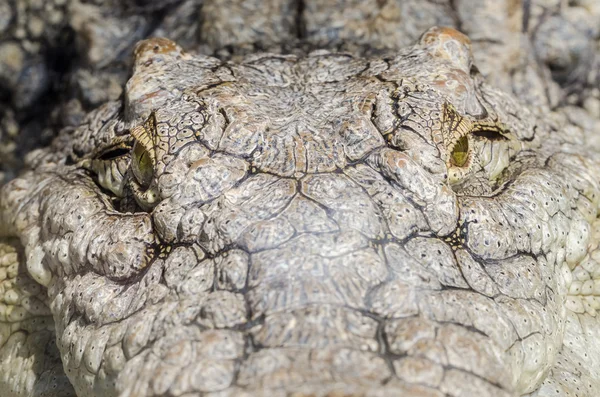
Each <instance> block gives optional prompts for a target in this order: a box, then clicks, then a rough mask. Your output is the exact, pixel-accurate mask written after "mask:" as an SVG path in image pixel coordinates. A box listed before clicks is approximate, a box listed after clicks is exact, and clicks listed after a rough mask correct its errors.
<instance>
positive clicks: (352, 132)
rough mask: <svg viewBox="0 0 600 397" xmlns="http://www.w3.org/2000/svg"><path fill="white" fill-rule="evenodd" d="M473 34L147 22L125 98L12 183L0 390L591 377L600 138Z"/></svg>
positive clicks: (590, 390)
mask: <svg viewBox="0 0 600 397" xmlns="http://www.w3.org/2000/svg"><path fill="white" fill-rule="evenodd" d="M471 47H472V45H471V42H470V41H469V39H468V38H467V37H466V36H464V35H462V34H461V33H459V32H457V31H455V30H452V29H448V28H432V29H430V30H428V31H427V32H426V33H424V34H423V35H422V36H421V37H420V39H419V40H418V41H417V43H416V44H415V45H414V46H409V47H406V48H404V49H402V50H398V51H397V52H395V53H394V54H393V56H381V57H378V56H359V55H355V56H352V55H350V54H335V53H329V52H326V51H317V52H313V53H311V54H299V55H276V54H267V55H260V54H256V55H249V56H246V57H241V58H240V59H236V60H233V61H231V62H223V61H220V60H218V59H215V58H210V57H206V56H196V55H192V54H188V53H185V52H184V51H183V50H181V48H180V47H179V46H177V45H176V44H175V43H173V42H171V41H169V40H166V39H153V40H148V41H143V42H140V43H139V44H138V45H137V46H136V50H135V53H134V66H133V70H132V76H131V78H130V79H129V81H128V83H127V85H126V86H125V87H124V97H123V99H122V100H121V101H113V102H108V103H107V104H105V105H103V106H101V107H100V108H98V109H96V110H95V111H93V112H91V113H90V114H88V116H87V117H86V119H85V120H84V121H83V122H82V124H81V125H80V126H79V127H78V128H77V129H75V130H72V131H65V132H64V133H63V135H61V136H60V137H59V138H58V139H57V140H56V141H55V143H54V145H53V146H51V147H49V148H46V149H42V150H38V151H35V152H33V153H32V154H30V155H29V157H28V163H29V167H30V169H29V170H28V171H26V172H24V173H23V174H21V176H19V178H17V179H14V180H13V181H11V182H9V183H8V184H6V185H5V186H3V187H2V188H1V190H0V231H1V233H0V234H1V235H2V238H1V239H2V240H1V243H2V244H1V245H0V265H1V266H2V268H1V269H2V270H0V276H2V283H3V284H2V295H3V303H2V306H0V314H1V315H2V317H0V322H1V325H2V328H1V330H2V334H1V335H2V338H3V339H2V340H3V341H6V342H3V345H2V347H1V348H0V353H1V359H2V360H1V363H2V364H0V382H1V383H2V387H3V388H4V389H6V390H9V391H8V392H7V393H9V395H73V394H74V393H76V394H77V395H81V396H85V395H124V396H133V395H142V396H143V395H148V396H151V395H172V396H180V395H181V396H183V395H185V396H189V395H209V396H228V395H231V396H245V395H248V396H261V395H265V396H278V395H286V396H287V395H294V396H300V395H311V396H312V395H315V396H317V395H328V396H337V395H356V396H359V395H373V396H380V395H381V396H384V395H390V396H396V395H408V396H443V395H448V396H472V395H482V396H518V395H529V394H531V395H533V396H550V395H580V396H593V395H594V392H595V390H596V389H597V387H598V386H599V385H598V383H599V382H600V374H598V369H597V368H599V366H598V364H599V363H597V361H598V360H600V346H598V345H597V342H596V341H597V340H598V335H597V334H598V333H599V332H600V325H599V324H598V323H597V320H596V310H597V309H598V307H599V302H600V301H598V300H597V299H598V298H597V297H596V296H597V294H600V291H599V290H598V289H597V287H596V284H597V283H598V282H597V281H596V279H597V278H598V277H600V276H598V274H600V273H598V269H599V268H600V267H599V265H598V264H597V262H596V259H597V256H598V254H596V252H597V249H598V244H597V242H598V237H599V236H598V231H597V230H598V229H599V226H600V225H599V224H598V221H597V220H596V216H597V211H598V197H599V196H598V193H599V192H598V189H599V187H598V178H597V172H598V169H599V168H598V166H599V164H598V161H599V158H598V155H597V153H596V152H594V149H593V146H592V145H591V144H589V143H588V142H589V141H588V140H589V139H591V138H590V137H589V136H588V135H587V134H586V132H585V131H584V130H582V129H580V128H578V127H577V126H574V125H573V124H572V123H570V121H569V120H568V119H566V117H565V116H564V115H562V114H561V113H558V112H551V111H550V110H549V109H547V108H543V107H535V106H534V107H531V108H529V107H526V106H523V104H521V103H519V102H517V100H516V99H515V98H513V97H511V96H510V95H508V94H506V93H503V92H501V91H499V90H497V89H495V88H493V87H492V86H491V85H489V84H488V83H486V81H485V79H484V78H483V77H482V75H481V74H480V73H479V72H478V70H477V68H476V67H474V61H473V57H472V54H471V49H472V48H471ZM465 141H466V143H465ZM465 148H466V149H465ZM465 150H466V153H467V154H466V155H465ZM465 157H466V160H465ZM7 324H8V326H7ZM54 338H56V345H54V344H53V343H52V341H53V340H54ZM63 368H64V372H63ZM70 385H72V386H70ZM4 389H2V390H4ZM44 393H45V394H44Z"/></svg>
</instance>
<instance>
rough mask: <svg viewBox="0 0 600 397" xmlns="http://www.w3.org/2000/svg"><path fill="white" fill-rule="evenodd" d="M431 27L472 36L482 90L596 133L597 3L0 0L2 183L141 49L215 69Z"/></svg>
mask: <svg viewBox="0 0 600 397" xmlns="http://www.w3.org/2000/svg"><path fill="white" fill-rule="evenodd" d="M434 25H443V26H451V27H454V28H457V29H459V30H461V31H462V32H464V33H467V34H468V35H469V36H470V37H471V39H472V40H473V52H474V56H475V60H476V64H477V66H478V68H479V69H480V71H481V72H482V74H483V75H485V76H486V78H487V81H488V82H489V83H490V84H492V85H495V86H497V87H500V88H501V89H502V90H504V91H507V92H511V91H512V92H514V93H515V94H516V95H517V96H518V97H519V98H521V99H522V100H524V101H526V102H528V103H530V104H532V105H536V106H537V105H542V106H548V107H551V108H553V109H556V108H557V107H558V106H561V107H563V106H564V105H567V104H568V105H570V106H573V107H574V108H575V109H574V110H573V111H571V110H570V111H569V112H568V114H570V115H571V114H575V116H574V117H572V120H571V122H572V123H575V124H579V125H582V126H583V127H584V128H587V129H590V124H595V126H594V127H593V128H592V129H596V128H598V123H599V121H598V120H600V90H599V89H598V86H599V84H600V83H599V82H600V77H599V74H598V71H599V70H600V67H598V65H599V64H600V56H599V55H598V49H599V48H600V29H598V26H600V6H599V3H598V1H597V0H570V1H568V2H567V1H563V0H523V1H521V0H452V1H450V0H390V1H381V0H360V1H329V0H328V1H324V0H252V1H250V0H227V1H223V0H160V1H158V0H0V156H2V160H3V161H2V162H0V182H1V181H7V180H9V179H12V178H13V177H15V176H16V174H17V173H18V171H19V170H20V169H21V168H22V167H23V162H22V159H23V157H24V155H25V154H26V153H27V152H28V151H30V150H32V149H33V148H36V147H40V146H43V145H47V144H49V142H50V141H51V138H52V137H54V136H56V135H58V132H59V131H60V130H61V129H62V128H65V127H66V128H74V127H76V126H77V125H79V124H80V123H81V121H82V120H83V118H84V117H85V115H86V113H87V112H88V111H90V110H93V109H94V108H96V107H98V106H100V105H101V104H103V103H105V102H107V101H110V100H116V99H118V98H119V96H120V95H121V94H122V92H123V90H122V87H123V86H124V85H125V82H126V81H127V79H128V77H129V71H130V66H131V59H130V55H131V53H132V51H133V48H134V46H135V43H136V42H137V41H138V40H141V39H143V38H148V37H167V38H169V39H171V40H173V41H175V42H177V43H178V44H179V45H181V46H182V47H183V48H184V49H185V50H186V51H195V52H200V53H203V54H213V55H215V56H217V57H219V58H220V59H230V58H232V57H233V58H235V57H237V56H239V55H244V54H250V53H254V52H258V51H264V50H268V51H270V52H278V53H279V52H284V53H289V52H292V53H301V52H302V51H300V50H302V49H311V48H312V49H314V48H327V49H342V50H348V51H351V52H353V53H355V54H357V55H358V54H363V53H368V54H372V53H377V52H380V51H382V50H390V51H397V50H399V49H401V48H403V47H405V46H408V45H411V44H412V43H414V42H415V40H417V39H418V37H419V36H420V35H421V34H422V33H423V32H424V31H425V30H426V29H428V28H429V27H431V26H434ZM581 109H584V110H585V111H584V112H582V111H581ZM590 116H591V118H590Z"/></svg>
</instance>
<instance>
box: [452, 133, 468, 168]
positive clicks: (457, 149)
mask: <svg viewBox="0 0 600 397" xmlns="http://www.w3.org/2000/svg"><path fill="white" fill-rule="evenodd" d="M468 160H469V138H468V137H467V136H466V135H465V136H463V137H461V138H460V139H459V140H458V142H456V145H455V146H454V148H453V149H452V153H451V155H450V162H451V163H452V165H453V166H455V167H464V166H465V164H467V161H468Z"/></svg>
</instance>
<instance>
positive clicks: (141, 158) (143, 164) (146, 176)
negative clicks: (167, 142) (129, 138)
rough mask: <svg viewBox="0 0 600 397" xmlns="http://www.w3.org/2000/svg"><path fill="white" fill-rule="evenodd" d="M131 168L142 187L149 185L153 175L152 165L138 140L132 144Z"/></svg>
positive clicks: (148, 155)
mask: <svg viewBox="0 0 600 397" xmlns="http://www.w3.org/2000/svg"><path fill="white" fill-rule="evenodd" d="M131 170H132V171H133V175H134V176H135V179H136V180H137V182H138V183H139V184H140V185H141V186H142V187H143V188H147V187H148V186H150V182H152V176H153V175H154V167H153V165H152V159H151V157H150V154H149V153H148V151H147V150H146V149H145V148H144V146H143V145H141V144H140V143H139V142H136V143H135V144H134V146H133V159H132V162H131Z"/></svg>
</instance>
